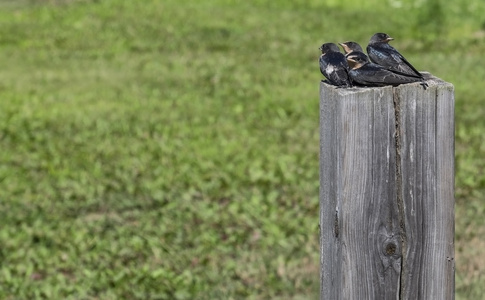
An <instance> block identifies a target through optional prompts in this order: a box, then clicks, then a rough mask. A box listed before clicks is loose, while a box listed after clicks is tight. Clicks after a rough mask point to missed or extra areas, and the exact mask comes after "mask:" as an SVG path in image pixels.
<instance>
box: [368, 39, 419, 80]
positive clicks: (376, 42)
mask: <svg viewBox="0 0 485 300" xmlns="http://www.w3.org/2000/svg"><path fill="white" fill-rule="evenodd" d="M392 40H394V39H393V38H392V37H390V36H389V35H388V34H386V33H382V32H378V33H376V34H374V35H373V36H372V37H371V38H370V41H369V44H368V45H367V54H369V58H370V60H371V61H372V62H373V63H376V64H378V65H381V66H383V67H385V68H386V69H389V70H391V71H397V72H401V73H404V74H406V75H408V76H413V77H417V78H421V79H423V75H422V74H421V73H419V72H418V71H417V70H416V68H414V67H413V66H412V65H411V64H410V63H409V62H408V61H407V60H406V58H404V56H402V54H401V53H399V52H398V51H397V50H396V49H394V47H392V46H391V45H389V42H390V41H392Z"/></svg>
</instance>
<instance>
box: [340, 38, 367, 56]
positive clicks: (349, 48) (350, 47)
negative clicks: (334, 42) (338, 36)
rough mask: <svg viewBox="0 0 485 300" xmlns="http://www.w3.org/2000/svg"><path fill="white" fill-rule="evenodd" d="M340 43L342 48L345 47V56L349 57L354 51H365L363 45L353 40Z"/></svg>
mask: <svg viewBox="0 0 485 300" xmlns="http://www.w3.org/2000/svg"><path fill="white" fill-rule="evenodd" d="M339 45H340V46H341V47H342V49H344V52H345V57H347V56H348V55H349V54H350V53H352V52H354V51H357V52H362V53H364V50H363V49H362V47H361V46H360V45H359V44H357V43H356V42H351V41H349V42H343V43H339Z"/></svg>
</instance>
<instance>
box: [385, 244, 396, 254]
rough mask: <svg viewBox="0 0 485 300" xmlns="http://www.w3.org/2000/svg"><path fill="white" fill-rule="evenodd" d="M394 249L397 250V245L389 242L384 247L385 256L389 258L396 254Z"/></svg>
mask: <svg viewBox="0 0 485 300" xmlns="http://www.w3.org/2000/svg"><path fill="white" fill-rule="evenodd" d="M396 249H397V245H396V244H394V243H392V242H391V243H388V244H387V245H386V250H385V251H386V254H387V255H389V256H391V255H394V254H395V253H396Z"/></svg>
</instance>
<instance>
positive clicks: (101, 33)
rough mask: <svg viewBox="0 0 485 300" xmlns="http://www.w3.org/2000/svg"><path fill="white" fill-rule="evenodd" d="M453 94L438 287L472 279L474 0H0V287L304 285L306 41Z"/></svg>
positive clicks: (483, 278) (141, 295) (308, 251)
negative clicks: (448, 196) (452, 203)
mask: <svg viewBox="0 0 485 300" xmlns="http://www.w3.org/2000/svg"><path fill="white" fill-rule="evenodd" d="M375 32H386V33H389V34H390V35H391V36H392V37H394V38H395V41H393V42H392V44H393V46H395V47H396V48H397V49H399V50H400V51H401V52H402V53H403V54H404V55H405V56H406V57H407V58H408V59H409V60H410V61H411V62H412V63H413V65H415V66H416V67H417V68H418V70H423V71H429V72H431V73H432V74H434V75H435V76H438V77H440V78H443V79H444V80H446V81H449V82H452V83H453V84H454V85H455V89H456V90H455V92H456V238H455V242H456V268H457V269H456V296H457V299H482V298H481V297H482V296H483V295H484V294H485V239H484V236H485V218H484V217H483V216H484V213H485V172H484V168H485V161H484V156H483V154H484V150H485V144H484V143H483V141H484V140H485V118H484V115H485V109H484V107H485V105H484V103H485V102H484V101H485V95H484V94H483V92H482V91H481V87H482V85H483V80H484V79H485V68H484V67H483V63H484V59H483V51H484V49H485V2H482V1H464V0H451V1H444V0H420V1H417V0H416V1H410V0H403V1H398V0H389V1H377V0H369V1H364V2H362V1H346V2H343V1H338V0H329V1H326V2H325V3H323V1H317V0H298V1H290V0H280V1H269V0H253V1H247V2H242V1H235V0H185V1H178V0H177V1H175V0H164V1H154V0H152V1H149V0H146V1H127V0H126V1H123V0H98V1H96V0H57V1H55V0H51V1H48V0H43V1H42V0H0V61H1V65H2V68H1V69H0V99H1V101H0V147H1V151H0V215H1V216H2V217H1V218H0V286H1V288H0V298H1V299H316V298H318V285H319V258H318V252H319V250H318V247H319V246H318V209H319V208H318V148H319V147H318V143H319V142H318V139H319V133H318V114H319V109H318V101H319V98H318V97H319V96H318V88H319V82H320V79H321V77H322V76H321V74H320V72H319V69H318V66H317V58H318V56H319V51H318V49H317V48H318V46H320V45H321V44H322V43H323V42H329V41H332V42H341V41H346V40H354V41H357V42H359V43H361V44H362V45H364V46H365V45H366V44H367V41H368V39H369V38H370V36H371V35H372V34H373V33H375Z"/></svg>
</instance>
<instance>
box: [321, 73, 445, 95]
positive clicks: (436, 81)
mask: <svg viewBox="0 0 485 300" xmlns="http://www.w3.org/2000/svg"><path fill="white" fill-rule="evenodd" d="M421 74H423V77H424V79H425V80H426V83H427V84H428V89H433V87H435V88H436V87H438V86H442V87H445V88H448V89H453V84H451V83H449V82H446V81H444V80H443V79H440V78H438V77H436V76H433V75H432V74H430V73H429V72H421ZM410 87H416V88H420V89H422V87H421V85H420V82H414V83H407V84H401V85H398V86H395V87H393V86H390V85H389V86H383V87H352V88H340V87H336V86H333V85H330V84H327V83H325V82H323V81H321V82H320V88H321V89H326V90H333V91H334V92H337V94H339V95H348V94H356V93H358V94H360V93H366V92H374V91H381V92H385V91H386V90H388V91H389V92H391V91H392V89H393V88H396V89H405V88H410Z"/></svg>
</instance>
